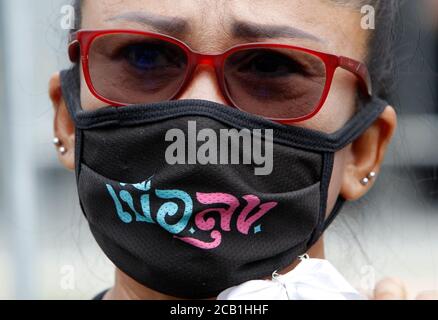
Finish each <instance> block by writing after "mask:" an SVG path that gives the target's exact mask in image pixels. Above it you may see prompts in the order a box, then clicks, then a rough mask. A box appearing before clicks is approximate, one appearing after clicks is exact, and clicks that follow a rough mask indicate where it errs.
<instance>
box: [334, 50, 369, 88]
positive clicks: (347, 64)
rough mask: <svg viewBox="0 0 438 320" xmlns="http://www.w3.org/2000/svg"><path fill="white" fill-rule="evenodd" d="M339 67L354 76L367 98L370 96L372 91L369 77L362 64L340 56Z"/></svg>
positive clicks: (366, 69)
mask: <svg viewBox="0 0 438 320" xmlns="http://www.w3.org/2000/svg"><path fill="white" fill-rule="evenodd" d="M339 67H341V68H342V69H345V70H347V71H350V72H352V73H353V74H355V75H356V77H358V78H359V81H360V85H361V88H362V89H363V90H364V92H365V93H367V94H368V95H369V96H372V94H373V89H372V83H371V77H370V74H369V72H368V68H367V67H366V65H365V64H364V63H362V62H359V61H356V60H353V59H350V58H347V57H342V56H341V57H339Z"/></svg>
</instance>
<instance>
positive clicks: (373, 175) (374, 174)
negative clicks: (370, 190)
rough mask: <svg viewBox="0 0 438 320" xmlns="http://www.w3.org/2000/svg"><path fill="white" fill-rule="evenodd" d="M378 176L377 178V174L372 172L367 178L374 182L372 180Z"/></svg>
mask: <svg viewBox="0 0 438 320" xmlns="http://www.w3.org/2000/svg"><path fill="white" fill-rule="evenodd" d="M376 176H377V173H376V172H374V171H371V172H370V173H369V174H368V176H367V178H368V180H372V179H374V178H375V177H376Z"/></svg>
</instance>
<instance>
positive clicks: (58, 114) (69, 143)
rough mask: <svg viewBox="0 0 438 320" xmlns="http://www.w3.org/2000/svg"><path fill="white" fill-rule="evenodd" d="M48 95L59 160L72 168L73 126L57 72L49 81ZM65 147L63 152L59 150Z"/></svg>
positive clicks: (73, 152) (73, 150)
mask: <svg viewBox="0 0 438 320" xmlns="http://www.w3.org/2000/svg"><path fill="white" fill-rule="evenodd" d="M49 96H50V99H51V100H52V104H53V109H54V111H55V118H54V136H55V137H57V138H58V139H59V141H60V144H59V145H58V146H57V152H58V158H59V161H60V162H61V163H62V164H63V165H64V167H66V168H67V169H69V170H74V167H75V166H74V154H75V126H74V123H73V120H72V119H71V117H70V114H69V112H68V110H67V106H66V103H65V100H64V97H63V95H62V90H61V79H60V75H59V73H56V74H54V75H53V76H52V77H51V78H50V81H49ZM60 147H64V148H65V153H62V152H61V151H60Z"/></svg>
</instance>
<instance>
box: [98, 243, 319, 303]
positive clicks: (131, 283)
mask: <svg viewBox="0 0 438 320" xmlns="http://www.w3.org/2000/svg"><path fill="white" fill-rule="evenodd" d="M307 254H308V255H309V256H310V257H311V258H318V259H324V258H325V253H324V240H323V238H321V239H320V240H319V241H318V242H317V243H316V244H315V245H314V246H313V247H312V248H310V249H309V251H308V252H307ZM298 263H299V261H295V262H294V263H292V264H291V265H290V266H288V267H287V268H285V269H284V270H282V271H281V272H280V273H281V274H285V273H287V272H289V271H291V270H293V269H294V268H295V267H296V266H297V265H298ZM266 279H268V278H266ZM104 300H183V299H179V298H176V297H172V296H169V295H165V294H162V293H159V292H158V291H154V290H152V289H149V288H147V287H145V286H143V285H142V284H140V283H138V282H137V281H135V280H134V279H132V278H131V277H129V276H128V275H126V274H125V273H123V272H122V271H121V270H119V269H117V270H116V277H115V284H114V287H113V288H111V290H109V291H108V293H107V294H106V295H105V297H104Z"/></svg>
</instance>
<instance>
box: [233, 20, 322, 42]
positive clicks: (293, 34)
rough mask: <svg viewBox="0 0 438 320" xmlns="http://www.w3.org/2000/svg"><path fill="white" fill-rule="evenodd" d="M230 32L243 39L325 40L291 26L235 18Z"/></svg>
mask: <svg viewBox="0 0 438 320" xmlns="http://www.w3.org/2000/svg"><path fill="white" fill-rule="evenodd" d="M232 33H233V35H234V36H235V37H237V38H244V39H262V38H268V39H274V38H294V39H308V40H312V41H316V42H325V41H324V40H322V39H321V38H319V37H317V36H315V35H313V34H311V33H308V32H306V31H304V30H301V29H297V28H294V27H291V26H287V25H268V24H257V23H252V22H246V21H245V22H243V21H237V20H236V21H234V22H233V24H232Z"/></svg>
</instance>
